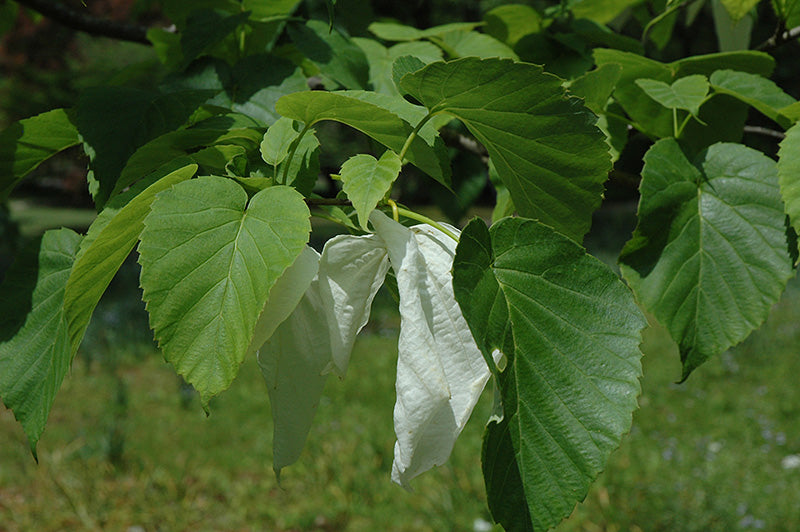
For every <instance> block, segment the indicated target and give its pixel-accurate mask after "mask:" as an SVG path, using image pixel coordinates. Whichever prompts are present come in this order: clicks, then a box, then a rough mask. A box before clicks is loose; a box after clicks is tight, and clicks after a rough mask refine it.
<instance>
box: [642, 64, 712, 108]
mask: <svg viewBox="0 0 800 532" xmlns="http://www.w3.org/2000/svg"><path fill="white" fill-rule="evenodd" d="M636 84H637V85H638V86H639V87H640V88H641V89H642V90H643V91H644V92H645V94H647V95H648V96H650V97H651V98H652V99H654V100H655V101H657V102H658V103H660V104H661V105H663V106H664V107H666V108H667V109H684V110H686V111H689V112H690V113H692V114H693V115H695V116H697V113H699V112H700V106H701V105H702V104H703V102H704V101H705V99H706V95H707V94H708V79H706V77H705V76H701V75H699V74H696V75H693V76H686V77H685V78H680V79H677V80H675V82H674V83H672V85H667V84H666V83H664V82H663V81H659V80H657V79H637V80H636Z"/></svg>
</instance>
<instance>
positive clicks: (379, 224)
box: [257, 211, 489, 487]
mask: <svg viewBox="0 0 800 532" xmlns="http://www.w3.org/2000/svg"><path fill="white" fill-rule="evenodd" d="M370 221H371V222H372V225H373V227H374V228H375V234H370V235H364V236H351V235H341V236H337V237H334V238H332V239H331V240H330V241H328V242H327V243H326V245H325V248H324V250H323V252H322V255H321V256H317V255H316V253H314V252H313V251H311V250H310V249H309V250H308V251H307V252H304V253H303V254H301V256H300V258H299V259H298V262H297V263H296V264H294V265H293V266H292V267H290V268H289V269H287V271H286V274H285V278H282V279H280V280H279V281H278V283H276V285H275V288H274V289H273V291H272V292H271V293H270V299H269V301H268V303H267V306H266V308H265V310H264V313H263V314H262V316H261V319H260V320H259V328H258V331H259V332H260V333H261V334H257V337H258V340H259V341H260V342H262V343H263V346H262V347H261V348H260V350H259V363H260V365H261V368H262V372H263V373H264V377H265V379H266V381H267V385H268V389H269V394H270V401H271V402H272V412H273V417H274V426H275V434H274V441H273V448H274V467H275V469H276V471H280V469H281V468H282V467H284V466H287V465H289V464H291V463H293V462H294V461H296V460H297V458H298V457H299V454H300V450H301V449H302V447H303V444H304V443H305V439H306V437H307V435H308V431H309V429H310V427H311V422H312V419H313V416H314V413H315V411H316V407H317V405H318V403H319V398H320V396H321V394H322V390H323V387H324V383H325V376H324V374H325V373H327V372H328V371H329V370H332V371H334V372H335V373H336V374H337V375H339V376H340V377H343V376H344V375H345V373H346V371H347V365H348V363H349V359H350V353H351V351H352V348H353V344H354V342H355V337H356V335H357V334H358V333H359V331H360V330H361V329H362V328H363V327H364V325H365V324H366V323H367V321H368V319H369V311H370V307H371V305H372V300H373V298H374V297H375V294H376V293H377V291H378V288H380V286H381V285H382V284H383V282H384V279H385V276H386V273H387V271H388V269H389V266H390V265H391V267H392V269H393V270H394V273H395V275H396V277H397V286H398V291H399V295H400V318H401V322H400V339H399V344H398V351H399V354H398V362H397V383H396V391H397V402H396V404H395V408H394V427H395V434H396V435H397V443H396V444H395V448H394V463H393V465H392V480H394V481H395V482H397V483H398V484H401V485H402V486H405V487H408V482H409V481H410V480H411V479H412V478H414V477H416V476H418V475H419V474H421V473H423V472H425V471H427V470H428V469H430V468H431V467H433V466H435V465H441V464H443V463H444V462H445V461H447V459H448V458H449V456H450V452H451V451H452V449H453V445H454V443H455V440H456V438H457V437H458V435H459V434H460V433H461V431H462V429H463V428H464V425H465V424H466V422H467V420H468V419H469V416H470V414H471V413H472V409H473V408H474V406H475V403H476V402H477V401H478V398H479V397H480V395H481V392H482V391H483V388H484V386H485V385H486V382H487V380H488V379H489V368H488V367H487V366H486V362H485V361H484V359H483V356H482V355H481V352H480V350H479V349H478V347H477V345H476V344H475V341H474V340H473V338H472V334H471V333H470V331H469V327H468V326H467V323H466V321H465V320H464V317H463V315H462V314H461V309H460V308H459V306H458V304H457V303H456V300H455V297H454V295H453V287H452V274H451V269H452V265H453V257H454V255H455V247H456V242H455V241H454V240H453V239H451V238H450V237H448V236H446V235H445V234H444V233H442V232H441V231H439V230H437V229H434V228H433V227H431V226H429V225H417V226H414V227H411V228H407V227H404V226H403V225H401V224H399V223H397V222H395V221H393V220H391V219H390V218H388V217H387V216H386V215H384V214H383V213H381V212H379V211H375V212H373V213H372V215H371V216H370ZM450 230H452V231H453V232H454V233H458V230H457V229H455V228H450ZM312 278H313V280H312ZM300 290H304V291H305V293H304V294H302V296H301V294H300ZM287 305H294V308H293V311H292V312H291V313H287ZM265 335H266V337H265Z"/></svg>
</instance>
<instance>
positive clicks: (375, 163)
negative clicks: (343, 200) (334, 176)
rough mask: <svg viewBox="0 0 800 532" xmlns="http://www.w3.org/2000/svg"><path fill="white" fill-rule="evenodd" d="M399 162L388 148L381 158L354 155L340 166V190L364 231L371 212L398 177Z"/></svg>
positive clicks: (364, 154) (362, 154) (363, 154)
mask: <svg viewBox="0 0 800 532" xmlns="http://www.w3.org/2000/svg"><path fill="white" fill-rule="evenodd" d="M401 165H402V163H401V162H400V158H399V157H398V156H397V154H396V153H394V152H393V151H391V150H387V151H385V152H383V155H381V158H380V159H375V157H373V156H372V155H369V154H366V153H361V154H359V155H354V156H353V157H351V158H349V159H348V160H347V161H345V163H344V164H343V165H342V170H341V172H340V174H341V180H342V189H343V190H344V192H345V194H347V197H348V198H349V199H350V201H351V202H352V203H353V208H355V210H356V213H357V214H358V223H359V224H361V228H362V229H364V230H365V231H366V230H367V221H368V220H369V215H370V213H371V212H372V211H373V210H374V209H375V207H376V206H377V205H378V202H379V201H380V200H381V199H383V197H384V196H385V195H386V193H387V192H388V191H389V188H390V187H391V186H392V183H394V180H395V179H397V176H398V175H399V174H400V167H401Z"/></svg>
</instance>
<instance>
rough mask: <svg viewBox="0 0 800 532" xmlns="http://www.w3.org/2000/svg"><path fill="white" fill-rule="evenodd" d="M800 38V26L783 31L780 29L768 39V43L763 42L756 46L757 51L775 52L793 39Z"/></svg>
mask: <svg viewBox="0 0 800 532" xmlns="http://www.w3.org/2000/svg"><path fill="white" fill-rule="evenodd" d="M797 37H800V26H795V27H794V28H792V29H790V30H787V31H782V30H781V29H780V28H779V30H778V31H776V32H775V34H774V35H773V36H772V37H770V38H769V39H767V40H766V41H764V42H762V43H761V44H759V45H758V46H756V48H755V49H756V50H758V51H760V52H766V51H769V50H774V49H775V48H777V47H779V46H780V45H782V44H784V43H786V42H789V41H791V40H793V39H796V38H797Z"/></svg>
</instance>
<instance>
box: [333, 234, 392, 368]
mask: <svg viewBox="0 0 800 532" xmlns="http://www.w3.org/2000/svg"><path fill="white" fill-rule="evenodd" d="M388 270H389V257H388V254H387V252H386V248H385V247H384V246H383V243H382V242H381V241H380V240H379V239H377V238H376V237H375V236H374V235H366V236H351V235H340V236H336V237H333V238H332V239H330V240H329V241H328V242H327V243H326V244H325V249H323V250H322V257H320V262H319V290H320V296H321V298H322V310H323V312H324V314H325V318H326V321H327V323H328V327H329V329H330V334H331V348H332V357H331V366H330V368H329V369H331V370H333V371H334V372H335V373H336V374H337V375H339V376H340V377H344V374H345V373H346V372H347V364H348V363H349V361H350V353H351V352H352V351H353V343H354V342H355V340H356V335H357V334H358V333H359V331H361V329H362V328H363V327H364V325H366V324H367V321H368V320H369V311H370V308H371V307H372V300H373V299H374V298H375V294H377V293H378V289H379V288H380V287H381V285H382V284H383V281H384V279H385V277H386V272H387V271H388Z"/></svg>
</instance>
